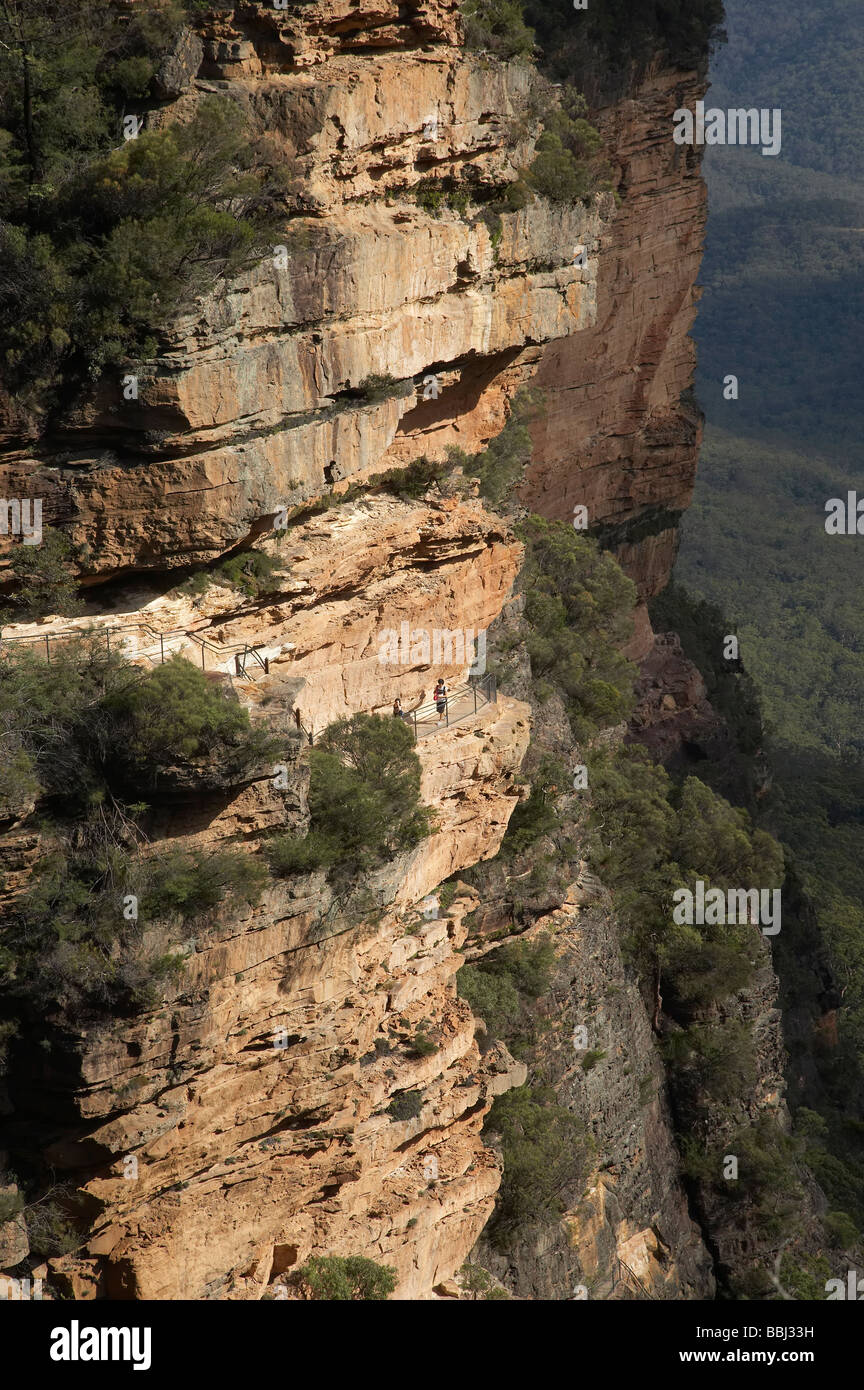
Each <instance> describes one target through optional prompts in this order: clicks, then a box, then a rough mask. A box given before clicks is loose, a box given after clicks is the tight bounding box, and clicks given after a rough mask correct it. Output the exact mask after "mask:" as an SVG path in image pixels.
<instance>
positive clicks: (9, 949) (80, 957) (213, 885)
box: [0, 827, 266, 1015]
mask: <svg viewBox="0 0 864 1390" xmlns="http://www.w3.org/2000/svg"><path fill="white" fill-rule="evenodd" d="M86 829H87V828H86V827H83V828H82V829H81V830H79V831H78V832H77V833H75V832H73V833H71V834H66V835H65V836H63V835H61V834H60V833H59V832H58V833H57V834H56V835H55V837H54V840H53V842H52V841H51V840H50V839H48V840H47V843H46V845H45V846H43V857H42V860H41V863H40V865H39V868H38V870H37V871H36V873H35V874H34V877H33V878H32V880H31V882H30V884H29V886H28V888H27V891H26V892H25V893H24V895H23V896H22V897H21V898H19V899H18V900H16V902H15V904H14V907H13V908H11V909H10V911H9V912H8V913H7V914H6V916H5V918H4V921H3V925H2V929H0V968H2V969H3V971H4V973H5V974H6V976H7V986H6V988H7V994H8V996H9V997H10V998H11V999H13V1000H16V999H17V1000H19V1001H20V1002H21V1004H22V1006H23V1007H25V1008H26V1007H32V1006H33V1005H34V1003H36V1002H37V1001H39V1002H41V1004H42V1005H43V1006H44V1005H47V1004H49V1003H51V1004H58V1005H60V1006H61V1007H62V1009H63V1010H64V1011H65V1012H66V1013H67V1014H69V1015H75V1014H77V1013H79V1012H81V1011H82V1010H92V1009H96V1010H99V1011H102V1010H104V1009H108V1010H110V1011H113V1012H120V1013H125V1012H134V1011H136V1010H137V1009H140V1008H142V1007H148V1006H150V1005H151V1004H153V1003H155V1002H156V1001H157V998H158V997H159V993H160V990H161V985H162V982H163V981H165V980H167V979H176V978H178V977H179V975H180V974H181V973H182V969H183V959H182V957H181V956H179V955H178V954H176V953H171V952H166V951H165V950H164V947H163V946H160V945H159V941H160V939H161V937H164V938H165V940H167V939H168V936H169V935H170V931H171V930H172V929H174V928H175V927H176V926H179V925H187V924H190V923H192V922H195V921H197V920H200V919H202V918H203V917H205V916H206V914H208V913H213V912H215V910H216V909H217V908H220V909H221V910H222V912H223V913H224V910H225V904H226V903H227V902H229V901H230V902H233V903H235V904H239V903H241V902H246V903H250V904H251V903H255V902H257V901H258V899H259V897H260V894H261V889H262V886H263V883H264V881H265V880H266V871H265V870H264V868H263V866H262V865H261V864H260V863H259V862H258V861H257V860H256V859H254V858H253V857H252V856H251V855H249V854H248V853H244V852H242V851H233V850H227V851H220V852H217V853H215V854H209V855H204V854H203V853H201V852H200V851H193V852H192V853H187V852H186V851H184V850H182V849H179V848H176V847H175V848H173V849H171V850H169V851H168V852H166V853H163V854H161V855H155V856H147V857H143V856H141V855H139V854H138V853H136V852H135V851H133V850H131V849H128V848H126V849H124V848H120V847H118V846H110V845H105V844H104V843H103V844H102V845H101V846H100V845H98V844H92V843H91V844H90V845H89V846H88V845H87V843H86ZM159 928H164V931H162V932H161V933H160V931H159ZM145 931H147V932H148V933H149V934H150V940H149V943H145V941H144V937H143V933H144V932H145Z"/></svg>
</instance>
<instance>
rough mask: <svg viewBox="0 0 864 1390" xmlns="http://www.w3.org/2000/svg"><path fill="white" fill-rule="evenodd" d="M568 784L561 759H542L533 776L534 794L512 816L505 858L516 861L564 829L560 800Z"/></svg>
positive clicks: (506, 840)
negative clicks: (536, 845)
mask: <svg viewBox="0 0 864 1390" xmlns="http://www.w3.org/2000/svg"><path fill="white" fill-rule="evenodd" d="M566 782H567V769H566V768H565V766H564V764H563V763H562V762H561V761H560V759H558V758H551V757H549V756H548V755H547V756H545V757H543V758H541V760H540V763H539V765H538V767H537V769H536V771H535V772H534V773H533V774H532V777H531V795H530V796H529V797H528V799H527V801H520V802H519V804H518V806H517V807H516V809H515V811H514V812H513V814H512V816H511V817H510V821H509V824H508V826H507V830H506V832H505V835H504V839H503V840H502V842H501V849H500V851H499V853H500V854H501V855H502V856H503V857H504V858H505V859H515V858H517V857H518V856H519V855H520V854H524V853H525V851H526V850H528V849H530V848H531V846H532V845H535V844H536V843H537V841H538V840H541V839H543V838H544V837H545V836H547V835H554V834H555V833H556V831H559V830H560V829H561V826H562V820H561V816H560V814H559V811H558V797H559V796H560V795H561V794H562V793H563V791H564V790H565V787H566Z"/></svg>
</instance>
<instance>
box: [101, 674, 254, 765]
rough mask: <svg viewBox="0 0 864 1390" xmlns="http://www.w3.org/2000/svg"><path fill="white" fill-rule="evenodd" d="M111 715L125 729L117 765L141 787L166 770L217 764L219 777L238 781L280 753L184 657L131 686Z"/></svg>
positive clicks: (111, 704) (115, 699)
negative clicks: (215, 761)
mask: <svg viewBox="0 0 864 1390" xmlns="http://www.w3.org/2000/svg"><path fill="white" fill-rule="evenodd" d="M107 709H108V710H109V712H110V713H111V714H113V716H114V717H115V719H116V720H117V721H118V722H119V724H120V725H121V726H122V729H123V740H122V745H121V748H120V750H119V752H120V759H119V760H120V761H121V763H122V765H123V766H124V767H125V769H126V772H127V776H129V777H131V778H134V779H135V781H136V782H137V783H138V784H139V785H141V784H146V785H149V786H154V785H156V784H157V779H158V774H159V772H160V771H161V770H162V769H164V768H168V767H172V766H174V765H176V764H178V763H181V762H192V763H194V762H196V761H197V762H201V761H203V760H207V759H214V758H218V760H219V770H220V774H222V775H226V774H227V775H229V776H240V775H241V774H242V773H243V772H245V771H247V770H248V769H249V768H251V767H252V766H254V765H255V764H256V763H260V762H261V761H262V759H264V758H265V757H267V756H268V755H270V754H273V753H275V752H276V750H277V747H278V745H277V744H276V742H275V741H274V740H273V738H272V737H271V736H270V735H269V734H267V733H266V732H265V731H264V730H262V729H255V728H253V727H252V726H251V725H250V722H249V714H248V711H247V710H245V709H243V707H242V706H241V705H240V704H239V703H237V701H236V700H233V699H230V698H228V696H227V695H226V693H225V692H224V691H223V689H222V688H221V686H220V685H217V684H214V683H213V682H212V681H210V680H208V679H207V676H206V675H205V673H204V672H203V671H200V670H199V669H198V668H197V666H193V665H192V663H191V662H190V661H187V660H186V658H185V657H181V656H173V657H171V659H170V660H169V661H166V662H165V663H164V665H162V666H157V667H156V668H155V669H154V670H152V671H149V672H147V674H146V675H145V676H143V677H142V678H140V679H138V680H135V681H130V682H129V683H127V684H126V686H125V687H124V688H123V690H122V691H117V692H115V693H114V694H113V695H112V696H111V697H110V699H109V700H108V701H107Z"/></svg>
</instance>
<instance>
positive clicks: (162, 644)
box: [159, 632, 165, 666]
mask: <svg viewBox="0 0 864 1390" xmlns="http://www.w3.org/2000/svg"><path fill="white" fill-rule="evenodd" d="M159 655H160V656H161V658H162V661H161V665H162V666H164V665H165V634H164V633H163V632H160V633H159Z"/></svg>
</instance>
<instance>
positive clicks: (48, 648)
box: [45, 632, 51, 666]
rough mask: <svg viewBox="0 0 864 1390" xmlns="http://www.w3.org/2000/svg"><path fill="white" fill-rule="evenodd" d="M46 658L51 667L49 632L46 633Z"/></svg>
mask: <svg viewBox="0 0 864 1390" xmlns="http://www.w3.org/2000/svg"><path fill="white" fill-rule="evenodd" d="M45 656H46V659H47V661H48V665H49V666H50V665H51V638H50V637H49V636H48V633H47V632H46V633H45Z"/></svg>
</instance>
